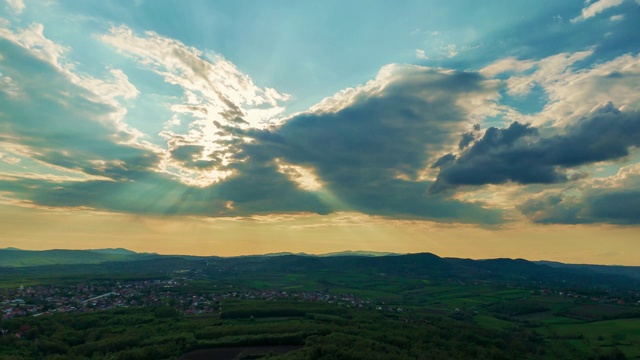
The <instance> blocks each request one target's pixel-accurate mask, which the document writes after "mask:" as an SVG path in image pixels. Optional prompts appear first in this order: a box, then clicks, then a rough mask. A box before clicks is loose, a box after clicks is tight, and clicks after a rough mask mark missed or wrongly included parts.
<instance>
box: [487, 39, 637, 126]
mask: <svg viewBox="0 0 640 360" xmlns="http://www.w3.org/2000/svg"><path fill="white" fill-rule="evenodd" d="M594 51H595V50H594V49H590V50H585V51H579V52H575V53H560V54H556V55H552V56H549V57H546V58H543V59H540V60H517V59H516V58H513V57H509V58H505V59H501V60H497V61H495V62H494V63H492V64H490V65H488V66H486V67H484V68H483V69H481V70H480V73H481V74H483V75H484V76H487V77H496V76H499V75H501V74H502V75H506V76H503V77H502V78H503V80H501V82H503V84H504V86H505V87H506V93H505V96H506V97H512V98H517V99H522V98H525V97H526V96H528V95H530V93H531V92H532V90H534V89H536V88H537V89H540V90H541V91H542V92H543V94H544V95H545V97H546V102H545V103H544V106H543V107H542V109H541V111H539V112H535V113H533V114H530V115H523V114H520V113H519V112H517V111H515V109H512V108H509V107H507V106H501V107H499V112H500V113H501V114H502V115H503V116H504V118H505V119H510V120H512V121H519V122H521V123H531V124H533V125H535V126H549V125H551V126H566V125H568V124H571V123H573V122H576V121H579V119H581V118H582V117H584V116H586V115H588V114H589V112H590V111H591V110H592V109H593V108H595V107H597V106H599V105H600V104H603V103H607V102H609V101H611V102H613V103H614V104H616V105H617V106H619V107H620V108H622V109H624V110H628V111H632V110H640V92H638V91H637V84H638V83H639V81H640V55H631V54H625V55H621V56H618V57H616V58H614V59H612V60H610V61H606V62H599V63H595V64H594V65H593V66H591V67H582V68H580V66H578V65H577V64H579V63H580V62H584V61H587V60H588V59H590V58H591V57H592V56H593V54H594ZM501 100H502V101H501V102H504V99H501Z"/></svg>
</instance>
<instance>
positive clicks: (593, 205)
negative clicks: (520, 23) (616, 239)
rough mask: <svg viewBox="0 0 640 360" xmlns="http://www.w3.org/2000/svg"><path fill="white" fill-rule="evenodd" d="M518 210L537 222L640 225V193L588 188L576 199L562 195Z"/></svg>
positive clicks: (531, 201)
mask: <svg viewBox="0 0 640 360" xmlns="http://www.w3.org/2000/svg"><path fill="white" fill-rule="evenodd" d="M518 209H519V210H520V211H521V212H522V213H523V214H525V215H526V216H527V217H529V218H530V219H531V220H533V221H534V222H537V223H547V224H551V223H556V224H586V223H603V222H604V223H612V224H621V225H632V224H640V191H638V190H633V189H615V188H607V189H588V190H585V191H584V192H583V194H582V196H580V197H577V198H574V197H569V196H566V197H564V198H563V196H562V195H552V196H546V197H543V198H539V199H533V200H529V201H527V202H525V203H524V204H522V205H520V206H519V207H518Z"/></svg>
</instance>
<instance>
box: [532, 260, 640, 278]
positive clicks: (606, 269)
mask: <svg viewBox="0 0 640 360" xmlns="http://www.w3.org/2000/svg"><path fill="white" fill-rule="evenodd" d="M535 263H536V264H541V265H547V266H550V267H554V268H564V269H574V270H576V269H577V270H590V271H593V272H595V273H599V274H608V275H624V276H628V277H631V278H634V279H640V266H619V265H588V264H565V263H561V262H557V261H545V260H543V261H535Z"/></svg>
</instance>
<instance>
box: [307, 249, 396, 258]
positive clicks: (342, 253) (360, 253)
mask: <svg viewBox="0 0 640 360" xmlns="http://www.w3.org/2000/svg"><path fill="white" fill-rule="evenodd" d="M393 255H399V254H397V253H392V252H380V251H364V250H355V251H354V250H347V251H339V252H332V253H327V254H321V255H317V256H323V257H326V256H393Z"/></svg>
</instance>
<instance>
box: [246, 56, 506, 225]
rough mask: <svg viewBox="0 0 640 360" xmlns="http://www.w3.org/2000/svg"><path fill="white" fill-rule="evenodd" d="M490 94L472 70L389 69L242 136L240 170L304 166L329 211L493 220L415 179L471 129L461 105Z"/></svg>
mask: <svg viewBox="0 0 640 360" xmlns="http://www.w3.org/2000/svg"><path fill="white" fill-rule="evenodd" d="M494 92H496V90H495V88H494V87H493V83H492V82H490V81H489V82H486V81H485V80H483V78H482V77H481V76H479V75H478V74H475V73H466V72H452V71H446V70H438V69H430V68H425V67H417V66H401V65H394V66H389V67H386V68H383V69H382V70H381V71H380V74H379V75H378V77H377V78H376V79H375V80H373V81H372V82H369V83H367V84H365V85H363V86H361V87H358V88H354V89H349V90H345V91H343V92H341V93H339V94H337V95H336V96H334V97H332V98H329V99H325V100H324V101H322V102H321V103H320V104H319V105H318V106H316V107H314V108H312V110H311V111H309V112H306V113H301V114H298V115H296V116H294V117H292V118H290V119H288V120H287V122H285V123H284V124H283V125H281V126H280V127H278V128H275V129H273V130H270V131H267V130H263V131H244V132H241V134H242V135H243V136H248V137H251V138H253V139H254V141H253V142H251V143H248V144H245V145H244V146H243V152H242V155H243V156H244V158H243V159H244V161H245V163H244V166H247V164H260V163H262V164H271V163H273V162H274V160H273V159H279V160H278V161H282V162H284V163H286V164H290V165H292V166H300V167H304V168H306V169H309V170H310V171H312V172H313V174H314V177H315V178H316V179H317V181H318V183H320V184H321V186H322V188H321V190H318V191H317V193H318V197H319V199H320V200H322V201H323V202H325V204H327V205H328V206H329V208H332V209H333V210H334V211H335V210H342V211H345V210H352V211H353V210H356V211H360V212H364V213H367V214H377V215H385V216H397V217H407V216H409V217H411V216H413V217H419V218H431V219H441V220H444V221H453V220H454V219H455V220H458V221H463V222H488V223H495V222H498V221H500V220H499V219H500V215H499V214H498V213H496V212H492V211H488V210H485V209H483V208H481V207H479V206H476V205H473V204H467V203H463V202H460V201H456V200H451V199H447V198H446V197H444V196H439V195H434V196H428V195H427V194H426V189H427V188H428V186H429V185H430V181H428V180H425V179H423V178H422V172H423V171H424V170H425V169H426V168H428V167H429V163H430V162H431V161H432V159H435V158H437V157H438V156H439V154H441V153H442V150H443V149H445V148H448V147H449V146H450V144H451V142H452V141H455V136H454V135H453V134H459V133H462V132H463V131H462V130H463V129H464V128H468V127H470V126H472V125H471V124H469V119H468V116H469V113H468V112H467V110H466V108H465V107H463V106H460V105H459V103H460V102H461V100H462V99H466V98H468V97H474V96H476V95H478V94H485V96H486V97H487V98H491V97H492V96H489V94H490V93H491V94H492V93H494ZM256 170H257V169H256ZM244 171H246V169H245V170H243V171H239V172H238V173H239V174H241V175H239V177H240V178H242V177H244V176H243V175H242V174H244ZM255 176H257V177H258V178H265V177H266V176H265V175H264V174H260V175H255Z"/></svg>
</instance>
